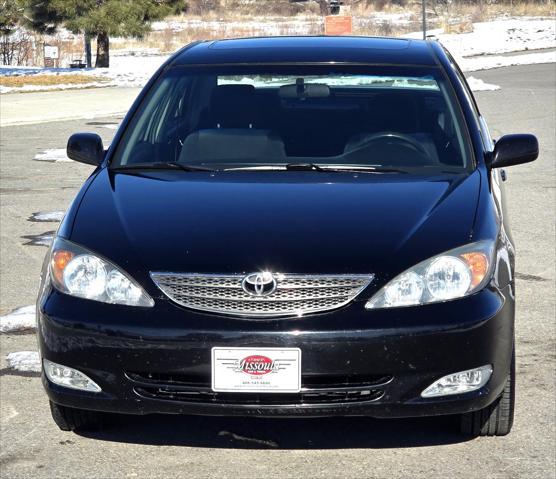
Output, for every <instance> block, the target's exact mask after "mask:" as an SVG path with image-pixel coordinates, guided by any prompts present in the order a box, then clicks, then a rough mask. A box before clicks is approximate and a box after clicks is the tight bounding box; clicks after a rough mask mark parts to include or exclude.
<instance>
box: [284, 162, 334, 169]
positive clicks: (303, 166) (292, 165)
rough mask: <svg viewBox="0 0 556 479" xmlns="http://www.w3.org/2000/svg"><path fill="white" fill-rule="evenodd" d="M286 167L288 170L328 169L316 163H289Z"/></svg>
mask: <svg viewBox="0 0 556 479" xmlns="http://www.w3.org/2000/svg"><path fill="white" fill-rule="evenodd" d="M284 168H286V170H288V171H327V169H326V168H323V167H322V166H319V165H317V164H316V163H288V164H287V165H285V166H284Z"/></svg>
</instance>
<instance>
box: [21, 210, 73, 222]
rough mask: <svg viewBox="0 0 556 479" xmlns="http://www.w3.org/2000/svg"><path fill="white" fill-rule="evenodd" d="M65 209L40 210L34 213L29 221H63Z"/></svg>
mask: <svg viewBox="0 0 556 479" xmlns="http://www.w3.org/2000/svg"><path fill="white" fill-rule="evenodd" d="M64 214H65V211H38V212H37V213H33V214H32V215H31V217H30V218H29V221H34V222H46V221H48V222H59V221H62V218H63V217H64Z"/></svg>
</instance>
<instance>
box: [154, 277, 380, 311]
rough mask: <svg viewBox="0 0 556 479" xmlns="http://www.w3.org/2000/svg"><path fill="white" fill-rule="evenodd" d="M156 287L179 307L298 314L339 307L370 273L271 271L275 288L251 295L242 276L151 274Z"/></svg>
mask: <svg viewBox="0 0 556 479" xmlns="http://www.w3.org/2000/svg"><path fill="white" fill-rule="evenodd" d="M151 277H152V279H153V281H154V282H155V283H156V285H157V286H158V287H159V288H160V290H161V291H162V292H163V293H164V294H165V295H166V296H168V297H169V298H170V299H171V300H172V301H174V302H176V303H178V304H180V305H181V306H184V307H187V308H191V309H196V310H200V311H207V312H213V313H221V314H229V315H237V316H248V317H273V316H300V315H304V314H307V313H315V312H320V311H327V310H331V309H335V308H339V307H341V306H344V305H346V304H348V303H349V302H350V301H352V300H353V299H354V298H355V297H356V296H357V295H358V294H359V293H360V292H361V291H363V289H365V288H366V287H367V286H368V285H369V283H370V282H371V281H372V279H373V275H329V274H327V275H300V274H280V273H276V274H274V278H275V279H276V289H275V291H274V292H273V293H272V294H269V295H266V296H254V295H252V294H249V293H248V292H246V291H244V289H243V288H242V281H243V278H244V276H243V275H222V274H214V275H212V274H204V273H199V274H196V273H166V272H165V273H154V272H153V273H151Z"/></svg>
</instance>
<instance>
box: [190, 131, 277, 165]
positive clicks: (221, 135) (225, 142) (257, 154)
mask: <svg viewBox="0 0 556 479" xmlns="http://www.w3.org/2000/svg"><path fill="white" fill-rule="evenodd" d="M285 157H286V153H285V148H284V142H283V141H282V139H281V138H279V137H278V136H276V135H275V134H273V133H272V132H270V131H269V130H254V129H243V128H242V129H239V128H226V129H221V128H215V129H210V130H199V131H195V132H193V133H191V134H189V135H188V136H187V138H186V139H185V141H184V143H183V146H182V149H181V153H180V158H179V161H180V163H186V164H190V165H195V164H202V163H219V162H221V163H226V162H228V163H234V162H235V163H237V162H241V163H243V162H245V163H265V162H268V161H273V160H274V161H278V162H283V161H284V158H285Z"/></svg>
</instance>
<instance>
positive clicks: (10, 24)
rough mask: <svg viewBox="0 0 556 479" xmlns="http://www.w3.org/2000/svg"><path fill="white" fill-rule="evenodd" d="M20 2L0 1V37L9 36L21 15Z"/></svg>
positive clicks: (12, 0)
mask: <svg viewBox="0 0 556 479" xmlns="http://www.w3.org/2000/svg"><path fill="white" fill-rule="evenodd" d="M23 10H24V6H23V3H22V1H21V0H0V35H3V36H8V35H11V34H12V33H13V32H14V30H15V29H16V27H17V24H18V22H19V19H20V18H21V15H22V14H23Z"/></svg>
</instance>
